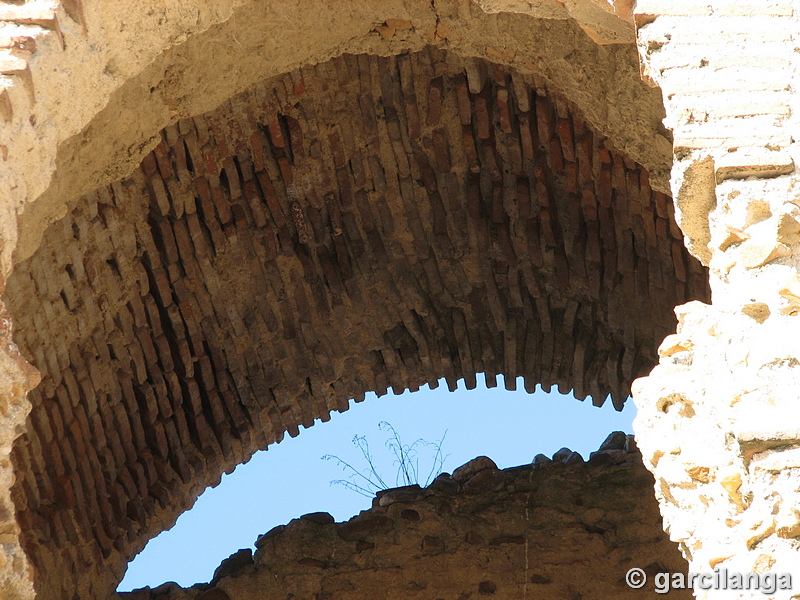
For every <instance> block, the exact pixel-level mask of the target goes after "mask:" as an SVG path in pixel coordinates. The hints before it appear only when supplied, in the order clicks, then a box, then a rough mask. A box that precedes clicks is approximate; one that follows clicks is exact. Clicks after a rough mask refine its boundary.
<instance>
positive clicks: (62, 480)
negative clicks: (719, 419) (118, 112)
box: [7, 50, 708, 598]
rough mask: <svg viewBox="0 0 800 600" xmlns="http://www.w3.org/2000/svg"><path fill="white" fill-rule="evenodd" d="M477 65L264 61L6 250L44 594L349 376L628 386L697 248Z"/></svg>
mask: <svg viewBox="0 0 800 600" xmlns="http://www.w3.org/2000/svg"><path fill="white" fill-rule="evenodd" d="M470 64H471V65H472V66H471V67H470V69H469V74H468V75H467V74H466V73H465V70H464V65H463V63H462V62H461V61H460V59H458V58H457V57H454V56H452V55H447V54H446V53H444V52H443V51H438V50H426V51H422V52H419V53H416V54H405V55H400V56H397V57H388V58H382V57H374V56H344V57H340V58H337V59H334V60H331V61H329V62H327V63H325V64H322V65H317V66H313V67H308V68H305V69H303V70H301V71H297V72H293V73H290V74H287V75H285V76H283V77H280V78H276V79H272V80H269V81H265V82H263V83H262V84H259V85H257V86H255V87H254V88H252V89H250V90H248V91H247V92H246V93H244V94H242V95H239V96H237V97H234V98H233V99H232V100H230V101H229V102H227V103H225V104H224V105H223V106H221V107H219V108H218V109H217V110H215V111H213V112H212V113H208V114H205V115H201V116H197V117H194V118H193V119H185V120H182V121H180V122H178V123H177V124H176V125H174V126H171V127H169V128H167V129H166V130H164V131H163V132H162V135H161V137H162V139H161V143H160V144H159V145H158V146H157V147H156V148H155V150H154V151H153V152H152V153H151V154H150V155H149V156H148V157H147V158H146V159H145V160H144V162H143V163H142V164H141V166H140V167H139V169H138V170H136V171H135V172H134V173H133V174H131V175H130V177H128V178H127V179H125V180H123V181H120V182H118V183H116V184H114V185H112V186H109V187H108V188H103V189H100V190H97V192H96V193H93V194H90V195H89V196H87V197H84V198H82V199H80V201H78V202H77V203H76V204H75V206H74V209H73V210H72V211H71V212H70V213H69V214H68V215H67V216H65V217H64V218H63V219H62V220H61V221H60V222H57V223H55V224H53V225H52V226H51V227H50V228H49V229H48V231H47V233H46V235H45V237H44V241H43V243H42V245H41V247H40V248H39V250H38V251H37V252H36V254H35V255H34V256H32V257H31V258H30V259H28V260H26V261H25V262H24V263H22V264H19V265H18V266H17V267H16V270H15V272H14V275H13V276H12V278H11V279H10V280H9V282H8V288H7V297H8V299H9V311H10V313H11V316H12V318H13V321H14V322H15V323H16V328H17V329H16V336H15V339H16V341H17V343H18V344H19V346H20V348H21V350H22V351H23V353H24V354H25V356H26V357H27V358H28V360H30V361H31V362H32V363H33V364H34V365H35V366H36V367H37V368H38V369H39V370H40V371H41V373H42V382H41V384H40V385H39V386H38V387H37V389H36V390H35V391H34V392H33V393H31V394H30V401H31V403H32V405H33V406H32V412H31V415H30V417H29V421H30V422H29V427H28V430H27V432H26V433H25V434H24V435H23V436H22V437H20V438H19V439H18V440H17V442H16V445H15V449H14V454H13V456H14V460H15V468H16V470H17V473H18V478H17V484H16V487H15V490H14V497H15V502H16V506H17V510H18V513H19V519H20V522H21V523H22V524H23V526H24V531H25V533H24V536H25V537H24V543H25V547H26V550H27V552H28V553H29V554H30V556H31V558H32V560H33V562H34V564H35V566H36V568H37V572H38V573H39V574H40V575H39V576H38V578H37V582H36V585H37V587H38V589H39V590H40V593H42V596H41V597H43V598H72V597H73V594H74V593H76V594H77V595H78V597H80V598H93V597H97V598H101V597H105V594H107V593H108V591H109V590H110V589H112V588H113V586H114V585H115V584H116V581H117V580H118V579H119V577H120V576H121V574H122V571H123V569H124V565H125V563H126V561H127V560H129V559H130V558H131V557H132V555H133V554H134V553H135V552H137V551H139V550H140V549H141V548H142V547H143V545H144V543H145V542H146V540H147V539H149V538H150V537H152V536H153V535H155V534H157V533H158V532H160V531H161V530H163V529H164V528H166V527H168V526H170V525H171V524H172V523H173V522H174V519H175V518H176V517H177V515H178V514H180V512H181V511H183V510H185V509H186V508H187V507H189V506H190V505H191V504H192V502H193V501H194V499H195V498H196V496H197V495H198V494H199V493H200V492H201V491H202V490H203V489H204V488H205V487H206V486H207V485H209V484H213V483H215V482H217V481H218V480H219V477H220V475H221V473H222V472H223V471H230V470H231V469H233V468H234V467H235V466H236V465H237V464H239V463H241V462H242V461H244V460H247V458H248V457H249V456H250V455H251V454H252V453H253V452H254V451H255V450H257V449H259V448H264V447H266V446H267V445H268V444H269V443H272V442H274V441H276V440H279V439H281V437H282V436H283V435H284V432H285V431H288V432H289V433H290V434H291V435H297V433H298V426H299V425H303V426H305V427H308V426H310V425H311V424H312V423H313V421H314V419H315V418H320V419H322V420H327V419H328V416H329V413H330V411H331V410H345V409H346V408H347V405H348V400H349V399H351V398H356V399H362V398H363V396H364V393H365V392H368V391H377V392H378V393H384V392H386V391H387V389H388V388H392V389H393V390H394V391H395V392H400V391H402V390H404V389H406V388H409V389H412V390H416V389H418V388H419V387H420V386H422V385H424V384H425V383H429V384H431V385H432V386H435V385H436V382H437V380H438V379H440V378H444V379H445V380H446V381H447V384H448V386H449V387H450V388H455V386H456V382H457V380H458V379H460V378H464V379H465V381H466V384H467V386H468V387H474V385H475V378H476V374H479V373H486V379H487V382H488V383H489V384H490V385H493V384H494V382H495V377H496V375H498V374H503V375H504V376H505V381H506V384H507V386H509V387H513V386H514V385H515V378H516V377H520V376H521V377H524V381H525V388H526V389H528V390H529V391H532V390H533V389H534V387H535V385H536V384H542V386H543V387H545V388H546V389H549V387H550V386H551V385H558V386H559V388H560V389H561V390H563V391H567V390H570V389H574V390H575V394H576V396H578V397H579V398H584V397H586V396H587V395H591V396H592V397H593V401H594V403H595V404H602V403H603V401H604V400H605V398H606V397H607V396H608V395H609V394H611V395H612V398H613V403H614V405H615V407H617V408H620V407H621V406H622V403H623V402H624V400H625V398H626V397H627V395H628V392H629V386H630V383H631V381H632V379H633V378H634V377H637V376H639V375H642V374H644V373H645V372H647V371H648V369H649V368H651V367H652V365H653V364H654V363H655V358H656V357H655V348H656V347H657V345H658V343H659V342H660V340H661V339H662V338H663V337H664V336H665V335H666V334H667V333H669V332H670V331H672V329H673V327H674V316H673V314H672V308H673V307H674V306H675V305H677V304H681V303H683V302H686V301H687V300H690V299H696V298H698V299H707V297H708V290H707V284H706V276H705V273H704V272H703V270H702V268H701V267H700V265H699V264H698V263H697V262H696V261H694V259H692V258H691V257H689V255H688V254H687V253H686V251H685V250H684V247H683V244H682V236H681V234H680V231H679V230H678V229H677V227H676V225H675V223H674V220H673V219H672V212H671V211H672V203H671V200H670V199H669V198H668V197H666V196H664V195H663V194H660V193H655V192H653V191H651V189H650V187H649V185H648V177H647V173H646V172H645V171H644V170H643V169H642V168H641V167H639V166H638V165H636V164H634V163H633V162H631V161H629V160H627V159H626V158H625V157H623V156H620V155H618V154H616V153H615V152H614V151H613V149H612V148H610V147H609V146H608V143H607V141H606V140H604V139H602V138H600V137H598V136H597V135H595V134H594V133H593V132H592V131H590V130H589V129H588V128H587V126H586V125H585V124H584V122H583V121H582V120H581V118H580V116H579V115H577V114H575V112H574V111H573V110H572V108H571V107H570V104H569V102H568V101H567V100H566V99H563V98H560V97H558V95H557V92H556V91H554V90H549V91H548V90H545V89H542V88H537V86H536V81H535V79H534V78H533V77H531V76H524V75H521V74H519V73H512V72H509V71H507V70H505V69H504V68H501V67H499V66H496V65H492V64H489V63H470ZM475 65H478V68H475ZM565 427H568V425H567V424H565ZM44 573H48V575H47V576H45V575H43V574H44Z"/></svg>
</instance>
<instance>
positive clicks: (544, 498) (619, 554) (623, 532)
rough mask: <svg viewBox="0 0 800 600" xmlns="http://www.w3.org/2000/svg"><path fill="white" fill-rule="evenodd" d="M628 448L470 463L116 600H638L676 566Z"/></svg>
mask: <svg viewBox="0 0 800 600" xmlns="http://www.w3.org/2000/svg"><path fill="white" fill-rule="evenodd" d="M631 437H632V436H626V435H625V434H623V433H621V432H614V433H612V434H611V435H609V437H608V438H607V439H606V441H605V442H604V443H603V444H602V445H601V447H600V449H599V450H598V451H596V452H593V453H592V456H594V457H599V456H607V457H609V460H608V461H607V462H603V463H602V464H599V463H595V464H593V463H592V462H591V461H588V462H586V463H583V461H582V460H581V461H580V463H577V462H570V461H569V459H570V458H571V457H572V456H574V455H576V454H577V453H574V452H572V451H569V453H568V454H566V460H567V462H566V464H565V463H563V462H558V461H551V460H548V461H547V462H546V463H534V464H530V465H521V466H518V467H512V468H508V469H503V470H500V469H498V468H497V466H496V465H495V464H494V462H493V461H492V460H491V459H489V458H487V457H485V456H480V457H478V458H475V459H473V460H472V461H470V462H468V463H466V464H465V465H462V466H461V467H459V468H458V469H456V470H455V471H454V472H453V476H452V477H451V476H450V475H449V474H445V473H443V474H442V475H440V476H439V477H438V478H437V480H436V481H439V482H440V483H439V484H436V483H434V484H432V485H431V486H429V487H428V488H425V489H423V488H420V487H419V486H405V487H401V488H394V489H389V490H383V491H381V492H378V494H377V496H376V498H375V499H374V500H373V503H372V508H370V509H369V510H365V511H362V512H361V513H360V514H358V515H356V516H355V517H353V518H352V519H350V520H349V521H347V522H344V523H334V522H333V517H331V516H330V515H329V514H327V513H312V514H311V515H303V516H301V517H300V518H298V519H294V520H292V521H290V522H289V523H288V524H286V525H281V526H279V527H276V528H273V529H272V530H270V531H269V532H267V533H265V534H264V535H262V536H259V538H258V541H257V542H256V548H257V550H256V552H255V555H252V554H251V551H250V550H249V549H243V550H239V551H238V552H236V553H235V554H233V555H231V557H230V558H228V559H226V560H224V561H223V562H222V564H221V565H220V566H219V568H218V569H217V570H216V571H215V573H214V577H213V579H212V580H211V581H210V582H209V583H207V584H197V585H195V586H192V587H190V588H185V589H184V588H180V587H178V586H176V585H175V584H164V585H162V586H159V587H156V588H153V589H149V588H143V589H141V590H136V591H133V592H130V593H121V594H117V595H116V596H115V597H114V600H251V599H252V600H255V599H256V598H258V599H261V600H271V599H273V598H275V599H281V600H283V599H285V598H287V597H291V598H297V599H298V600H302V599H305V598H309V599H310V598H316V599H319V598H331V597H336V598H341V599H342V600H356V599H363V598H365V597H380V598H386V599H387V600H393V599H395V598H396V599H398V600H399V599H401V598H407V597H408V596H409V595H414V594H422V595H423V597H432V598H433V597H445V598H446V597H452V598H459V597H460V598H467V597H473V596H492V595H495V596H496V597H498V598H500V597H502V598H515V597H524V598H530V599H532V600H536V599H542V600H544V599H552V598H559V597H564V598H583V599H584V600H594V599H597V600H600V599H605V598H610V597H613V598H618V599H620V600H625V599H627V598H630V599H631V600H633V599H635V598H641V594H642V591H641V590H633V589H631V588H629V587H628V586H627V585H626V584H625V582H624V577H625V573H626V572H627V570H628V569H629V568H631V567H636V566H638V567H640V568H643V569H645V570H646V571H647V572H648V573H650V574H651V576H654V575H655V574H656V573H658V572H684V571H685V569H686V564H685V563H684V562H683V561H682V560H681V559H680V556H679V554H678V552H677V551H676V549H675V548H674V547H673V546H672V545H671V544H670V543H669V542H668V541H667V540H666V537H665V535H664V533H663V532H662V530H661V526H660V519H659V517H658V514H657V510H656V505H655V501H654V500H651V499H650V497H649V488H650V487H651V486H652V479H651V478H650V477H649V475H648V474H647V472H646V470H645V469H644V467H643V465H642V463H641V458H640V456H639V454H638V453H637V452H636V451H635V450H634V451H633V452H627V451H626V450H625V449H624V446H625V445H626V443H627V441H628V439H630V438H631ZM621 446H622V447H621ZM556 454H559V453H556ZM539 456H542V455H539ZM578 456H579V455H578ZM487 473H502V474H503V485H502V486H500V487H499V488H496V489H487V488H484V489H482V491H481V492H480V493H478V494H470V493H469V488H470V486H471V485H474V482H475V481H476V480H480V479H482V478H483V477H485V476H486V475H485V474H487ZM442 481H447V482H449V483H448V485H445V486H442V485H441V482H442ZM453 485H454V486H455V488H453V487H452V486H453ZM387 498H392V499H393V500H392V501H391V502H389V501H384V500H385V499H387ZM671 595H672V596H673V597H675V598H687V599H688V598H690V597H691V592H690V591H688V590H683V591H680V590H678V591H673V592H671Z"/></svg>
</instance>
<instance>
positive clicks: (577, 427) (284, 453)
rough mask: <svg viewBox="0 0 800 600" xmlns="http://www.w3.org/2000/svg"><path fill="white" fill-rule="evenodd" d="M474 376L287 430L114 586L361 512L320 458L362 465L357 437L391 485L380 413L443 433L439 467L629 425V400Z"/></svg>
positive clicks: (168, 576) (168, 577) (145, 580)
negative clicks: (269, 534) (615, 403)
mask: <svg viewBox="0 0 800 600" xmlns="http://www.w3.org/2000/svg"><path fill="white" fill-rule="evenodd" d="M479 381H481V383H480V384H479V385H478V388H477V389H475V390H466V389H464V386H463V381H461V382H459V389H458V390H456V391H455V392H449V391H448V390H447V386H446V385H445V384H444V382H442V385H440V386H439V387H438V388H437V389H435V390H429V389H428V388H427V387H426V388H423V389H422V390H420V391H418V392H413V393H410V392H406V393H404V394H401V395H399V396H394V395H385V396H382V397H380V398H378V397H376V396H375V395H374V394H369V395H367V398H366V400H365V401H364V402H360V403H355V402H352V401H351V403H350V409H349V410H348V411H347V412H345V413H341V414H339V413H333V414H332V416H331V420H330V421H329V422H327V423H321V422H319V421H317V422H316V423H315V425H314V426H313V427H311V428H310V429H302V428H301V430H300V435H299V436H297V437H296V438H289V437H288V436H287V437H286V439H284V441H282V442H281V443H280V444H275V445H273V446H270V448H269V450H267V451H264V452H258V453H256V454H255V455H254V456H253V458H252V459H251V460H250V462H248V463H247V464H244V465H240V466H239V467H237V468H236V470H235V471H234V472H233V473H231V474H230V475H225V476H223V478H222V482H221V483H220V485H219V486H217V487H216V488H212V489H208V490H206V491H205V493H204V494H203V495H202V496H200V498H199V499H198V501H197V503H196V504H195V506H194V508H193V509H192V510H190V511H188V512H186V513H184V514H183V515H181V517H180V518H179V519H178V522H177V523H176V524H175V526H174V527H173V528H172V529H171V530H169V531H165V532H164V533H162V534H161V535H159V536H158V537H157V538H155V539H153V540H151V541H150V543H149V544H148V545H147V547H146V548H145V549H144V550H143V551H142V552H141V554H139V555H138V556H137V557H136V558H135V559H134V560H133V561H132V562H131V564H130V565H129V566H128V571H127V573H126V575H125V579H124V580H123V581H122V583H121V584H120V587H119V589H120V591H127V590H131V589H135V588H139V587H143V586H147V585H149V586H150V587H155V586H157V585H160V584H161V583H164V582H165V581H175V582H177V583H179V584H180V585H182V586H189V585H192V584H194V583H199V582H206V581H208V580H209V579H211V577H212V575H213V574H214V569H216V568H217V566H219V563H220V562H221V561H222V560H223V559H225V558H227V557H228V556H229V555H231V554H233V553H234V552H236V551H237V550H238V549H240V548H248V547H253V544H254V543H255V540H256V538H257V537H258V536H259V535H260V534H262V533H264V532H266V531H268V530H269V529H271V528H272V527H274V526H275V525H281V524H284V523H287V522H289V521H290V520H291V519H293V518H296V517H299V516H300V515H302V514H305V513H309V512H316V511H326V512H329V513H331V514H332V515H333V516H334V517H335V518H336V520H337V521H344V520H347V519H349V518H350V517H351V516H353V515H355V514H357V513H358V512H359V511H361V510H366V509H367V508H369V506H370V500H369V499H368V498H365V497H363V496H360V495H358V494H356V493H355V492H352V491H350V490H347V489H345V487H344V486H342V485H331V481H332V480H335V479H341V478H343V477H346V476H347V475H348V473H347V472H344V471H343V470H342V468H341V467H339V466H337V464H336V462H335V461H325V460H322V456H323V455H325V454H333V455H336V456H339V457H340V458H342V459H344V460H346V461H348V462H350V463H351V464H353V465H358V466H359V467H364V466H366V465H365V462H364V460H363V457H362V456H361V454H360V452H359V450H358V449H357V448H356V447H355V446H354V445H353V442H352V440H353V437H354V436H356V435H363V436H366V438H367V440H368V442H369V445H370V451H371V452H372V454H373V456H374V458H375V461H376V468H377V470H378V471H379V472H380V473H381V474H384V479H386V480H387V481H386V483H388V484H390V485H392V484H394V474H395V473H396V470H397V469H396V466H395V465H394V464H393V458H392V456H391V454H390V453H389V452H388V450H387V449H386V448H385V446H384V443H385V441H386V440H387V437H388V434H387V432H386V431H381V430H379V428H378V423H379V422H381V421H387V422H389V423H391V424H392V426H394V428H395V429H396V431H397V432H398V433H399V434H400V437H401V439H402V441H403V443H404V444H410V443H412V442H413V441H414V440H416V439H419V438H422V439H424V440H427V441H436V440H439V439H440V438H441V437H442V435H443V434H444V433H445V431H446V432H447V433H446V436H445V439H444V442H443V444H442V448H443V452H444V453H445V454H446V455H449V456H448V457H447V459H446V461H445V464H444V470H445V471H448V472H452V471H453V469H455V468H456V467H458V466H460V465H462V464H463V463H465V462H467V461H468V460H471V459H472V458H475V457H476V456H480V455H486V456H488V457H490V458H492V459H493V460H494V461H495V462H496V463H497V464H498V466H500V467H501V468H505V467H511V466H515V465H520V464H525V463H529V462H531V460H532V459H533V457H534V456H535V455H536V454H538V453H542V454H546V455H548V456H550V455H552V454H553V453H555V452H556V451H557V450H558V449H560V448H561V447H563V446H567V447H568V448H571V449H572V450H575V451H577V452H580V453H581V454H582V455H583V456H584V458H586V457H588V455H589V452H592V451H594V450H597V448H598V446H599V445H600V444H601V443H602V441H603V440H604V439H605V437H606V436H607V435H608V434H609V433H610V432H611V431H625V432H626V433H631V432H632V428H631V423H632V421H633V417H634V416H635V408H634V406H633V402H632V401H630V400H629V401H628V402H626V406H625V410H623V411H622V412H617V411H615V410H614V408H613V407H612V406H611V402H610V400H609V401H607V402H606V405H605V406H603V407H602V408H596V407H594V406H592V405H591V401H590V400H587V401H585V402H579V401H577V400H575V399H574V398H573V397H572V396H562V395H561V394H559V393H558V392H552V393H550V394H547V393H545V392H543V391H541V389H540V388H537V390H536V392H535V393H534V394H528V393H526V392H525V391H524V389H522V380H520V381H519V382H518V386H517V387H518V388H519V389H518V391H515V392H509V391H506V390H505V389H503V387H502V385H503V380H502V377H498V387H497V388H493V389H487V388H486V387H485V386H484V385H483V384H482V377H480V378H479ZM554 389H555V388H554ZM430 456H431V455H430V454H428V453H426V452H424V449H423V451H421V452H420V453H419V457H420V463H421V465H423V466H424V465H425V464H430V462H429V461H428V462H425V461H426V459H427V458H428V457H430ZM420 470H423V469H422V468H421V469H420ZM390 480H391V481H390Z"/></svg>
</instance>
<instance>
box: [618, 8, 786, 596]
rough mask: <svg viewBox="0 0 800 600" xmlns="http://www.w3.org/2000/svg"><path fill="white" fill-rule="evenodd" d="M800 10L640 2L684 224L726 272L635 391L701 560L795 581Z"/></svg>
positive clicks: (689, 312) (671, 510)
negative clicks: (672, 145)
mask: <svg viewBox="0 0 800 600" xmlns="http://www.w3.org/2000/svg"><path fill="white" fill-rule="evenodd" d="M797 8H798V7H797V6H796V3H794V2H785V3H773V2H766V3H738V2H708V3H702V4H701V3H697V4H696V5H695V4H693V3H685V4H681V5H676V4H675V3H672V2H669V3H667V2H658V1H652V2H651V1H649V0H648V1H640V2H639V3H638V5H637V8H636V12H637V15H636V19H637V22H638V23H639V24H640V29H639V47H640V52H641V54H642V57H643V59H644V61H645V67H646V72H647V74H648V76H649V77H651V78H652V79H653V80H654V81H656V82H657V83H658V84H659V85H660V86H661V87H662V89H663V91H664V94H665V99H666V102H665V104H666V108H667V114H668V123H669V125H670V127H671V128H672V129H673V133H674V136H675V146H676V154H675V156H676V162H675V165H674V168H673V175H672V187H673V190H674V191H675V193H676V199H675V201H676V206H677V210H678V222H679V224H680V225H681V228H682V229H683V231H684V233H685V235H686V239H687V245H688V247H689V249H690V250H691V251H692V253H693V254H694V255H695V256H697V257H698V258H700V259H701V260H703V261H704V263H706V264H708V265H709V266H710V283H711V287H712V290H713V302H712V303H711V304H704V303H699V302H692V303H688V304H686V305H683V306H680V307H678V308H676V313H677V314H678V318H679V326H678V331H677V334H675V335H673V336H670V337H669V338H667V339H666V340H665V341H664V343H663V344H662V345H661V347H660V349H659V355H660V357H661V358H660V365H659V366H658V367H657V368H656V369H655V370H654V371H653V373H652V374H651V375H650V377H648V378H645V379H643V380H640V381H638V382H637V383H636V385H635V386H634V392H635V393H634V397H635V399H636V404H637V407H638V408H639V416H638V417H637V421H636V424H635V427H636V432H637V436H638V438H637V439H638V441H639V443H640V446H641V448H642V451H643V455H644V457H645V460H646V464H648V466H649V467H650V468H651V470H652V471H653V473H654V474H655V477H656V494H657V496H658V498H659V501H660V503H661V510H662V514H663V515H664V518H665V525H666V527H667V530H668V531H669V533H670V537H671V538H672V539H673V540H675V541H677V542H679V543H680V544H681V548H682V549H683V552H684V555H685V556H686V557H687V558H688V559H690V561H691V566H692V568H693V570H694V571H702V572H709V571H711V570H712V569H714V568H719V569H728V570H729V571H731V572H741V573H750V572H756V573H764V572H777V573H780V572H790V573H793V574H795V582H794V586H795V588H796V586H797V583H796V565H797V552H798V541H797V536H798V535H800V514H798V512H797V490H798V470H797V467H798V463H797V460H796V453H797V449H796V448H797V446H798V444H800V434H798V427H797V424H798V415H800V412H799V411H798V407H797V389H798V387H797V386H798V381H799V380H798V370H797V367H798V357H800V347H798V340H800V337H798V323H797V315H798V299H799V298H800V295H798V294H800V285H799V284H800V280H798V277H797V266H798V253H797V251H798V245H797V242H798V240H800V238H798V233H799V232H800V208H798V195H797V175H796V172H795V165H796V161H797V145H796V141H795V138H794V136H793V133H792V132H793V131H794V128H795V127H796V122H797V115H796V111H795V108H794V107H795V104H796V99H795V93H794V91H793V90H794V89H795V88H794V81H796V77H797V75H796V74H797V58H796V56H797V48H796V46H797V39H796V38H797V32H798V21H797ZM667 440H668V441H667ZM730 593H731V592H730V591H727V592H726V591H725V590H709V591H707V592H705V595H702V596H698V597H711V598H716V597H722V596H725V595H726V594H730ZM796 593H797V590H796V589H795V590H794V591H791V590H783V591H779V592H778V593H777V594H776V595H775V597H776V598H784V597H785V598H788V597H796V595H794V594H796ZM759 594H760V592H758V591H753V592H750V593H748V595H745V596H742V597H751V596H752V597H756V596H758V595H759Z"/></svg>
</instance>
